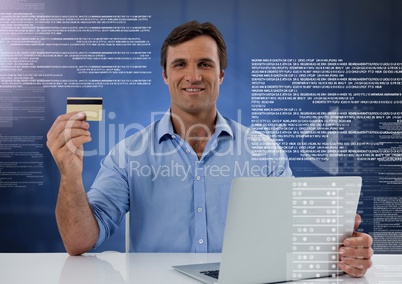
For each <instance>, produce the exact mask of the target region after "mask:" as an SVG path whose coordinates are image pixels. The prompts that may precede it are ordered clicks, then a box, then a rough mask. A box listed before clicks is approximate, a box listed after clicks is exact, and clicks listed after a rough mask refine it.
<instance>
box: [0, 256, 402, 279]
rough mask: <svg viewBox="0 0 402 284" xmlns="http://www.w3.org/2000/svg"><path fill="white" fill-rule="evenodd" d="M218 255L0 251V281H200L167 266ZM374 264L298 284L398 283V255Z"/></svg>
mask: <svg viewBox="0 0 402 284" xmlns="http://www.w3.org/2000/svg"><path fill="white" fill-rule="evenodd" d="M220 257H221V255H220V254H190V253H189V254H172V253H169V254H161V253H157V254H156V253H155V254H143V253H138V254H135V253H131V254H125V253H112V252H110V253H98V254H86V255H85V256H76V257H72V256H68V255H67V254H66V253H37V254H25V253H22V254H10V253H0V283H4V284H12V283H40V284H48V283H49V284H50V283H51V284H55V283H56V284H57V283H60V284H62V283H72V284H80V283H88V284H90V283H107V284H109V283H111V284H121V283H141V284H143V283H168V284H169V283H172V284H182V283H183V284H184V283H187V284H191V283H192V284H197V283H200V282H198V281H196V280H193V279H191V278H189V277H187V276H185V275H182V274H181V273H179V272H176V271H174V270H173V269H172V268H171V266H172V265H177V264H188V263H202V262H216V261H220ZM373 262H374V266H373V267H372V268H371V269H370V270H369V271H368V272H367V274H366V276H365V277H364V278H350V277H348V276H341V277H338V278H337V279H331V278H325V279H324V280H323V279H320V280H315V281H313V280H308V281H301V282H300V283H305V284H310V283H325V284H327V283H328V284H330V283H361V284H366V283H369V284H371V283H376V284H378V283H387V284H390V283H402V255H375V256H374V257H373Z"/></svg>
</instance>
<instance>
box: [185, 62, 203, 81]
mask: <svg viewBox="0 0 402 284" xmlns="http://www.w3.org/2000/svg"><path fill="white" fill-rule="evenodd" d="M185 79H186V80H187V82H190V83H192V84H193V83H195V82H199V81H201V79H202V76H201V73H200V70H199V69H198V68H197V66H189V68H187V72H186V75H185Z"/></svg>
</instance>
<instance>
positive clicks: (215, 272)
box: [200, 270, 219, 279]
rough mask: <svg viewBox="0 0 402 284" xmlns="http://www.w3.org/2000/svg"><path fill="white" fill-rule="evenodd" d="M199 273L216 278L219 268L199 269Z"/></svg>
mask: <svg viewBox="0 0 402 284" xmlns="http://www.w3.org/2000/svg"><path fill="white" fill-rule="evenodd" d="M200 273H202V274H204V275H206V276H209V277H213V278H215V279H218V277H219V270H209V271H201V272H200Z"/></svg>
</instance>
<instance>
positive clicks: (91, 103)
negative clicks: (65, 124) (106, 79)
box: [66, 97, 102, 121]
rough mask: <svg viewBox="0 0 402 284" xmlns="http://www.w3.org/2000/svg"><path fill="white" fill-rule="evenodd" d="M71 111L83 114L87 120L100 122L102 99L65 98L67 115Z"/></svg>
mask: <svg viewBox="0 0 402 284" xmlns="http://www.w3.org/2000/svg"><path fill="white" fill-rule="evenodd" d="M73 111H82V112H85V114H86V116H87V120H90V121H101V120H102V98H91V97H87V98H86V97H69V98H67V111H66V112H67V113H69V112H73Z"/></svg>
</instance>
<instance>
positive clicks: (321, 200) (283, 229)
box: [175, 177, 361, 284]
mask: <svg viewBox="0 0 402 284" xmlns="http://www.w3.org/2000/svg"><path fill="white" fill-rule="evenodd" d="M360 190H361V178H360V177H309V178H295V177H278V178H276V177H275V178H273V177H270V178H264V177H261V178H260V177H258V178H237V179H234V180H233V182H232V187H231V193H230V199H229V207H228V214H227V222H226V228H225V237H224V242H223V250H222V262H221V264H220V272H219V281H218V283H220V284H229V283H230V284H236V283H270V282H281V281H289V280H300V279H308V278H318V277H326V276H335V275H337V274H338V273H339V271H338V269H337V262H338V258H339V256H338V247H339V245H340V243H341V242H342V240H343V239H344V238H346V237H348V236H351V235H352V233H353V226H354V219H355V214H356V209H357V205H358V200H359V196H360ZM175 269H178V270H180V267H179V268H178V267H175ZM188 269H189V268H187V269H184V270H185V271H184V273H187V274H192V273H194V276H192V277H197V273H198V274H199V272H200V271H205V267H203V266H201V267H199V271H198V272H194V269H195V267H194V266H191V268H190V270H191V273H188ZM198 276H199V275H198ZM203 281H205V283H208V282H207V280H203ZM210 283H215V282H214V281H211V282H210Z"/></svg>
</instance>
